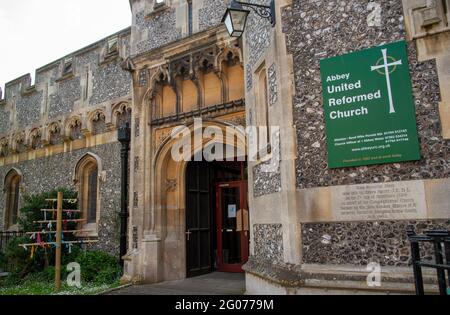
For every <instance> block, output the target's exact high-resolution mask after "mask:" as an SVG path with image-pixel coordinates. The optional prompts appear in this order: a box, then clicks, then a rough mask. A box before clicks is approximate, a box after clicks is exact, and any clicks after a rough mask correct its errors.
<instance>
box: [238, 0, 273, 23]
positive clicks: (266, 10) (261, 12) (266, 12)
mask: <svg viewBox="0 0 450 315" xmlns="http://www.w3.org/2000/svg"><path fill="white" fill-rule="evenodd" d="M234 2H236V3H238V4H240V5H242V6H246V7H249V8H250V9H252V10H253V12H255V13H256V14H257V15H258V16H260V17H262V18H264V19H268V20H269V21H270V23H271V24H272V26H275V21H276V19H275V0H271V2H270V5H262V4H257V3H247V2H242V1H234Z"/></svg>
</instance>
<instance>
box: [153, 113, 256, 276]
mask: <svg viewBox="0 0 450 315" xmlns="http://www.w3.org/2000/svg"><path fill="white" fill-rule="evenodd" d="M209 126H214V127H217V128H220V129H221V130H222V131H223V134H224V138H223V139H216V142H215V143H221V144H224V145H225V143H227V144H230V143H232V144H234V145H233V147H234V148H235V149H236V150H235V152H236V160H238V158H237V156H238V155H239V154H240V153H241V152H244V155H245V152H247V151H246V137H245V134H244V133H243V132H241V133H240V134H239V135H238V136H237V137H235V136H236V135H232V136H231V138H230V137H228V135H229V134H228V133H227V132H226V128H227V127H234V126H233V125H232V124H229V123H225V122H220V121H212V120H204V121H203V128H207V127H209ZM187 128H188V129H189V130H190V131H191V135H192V142H191V143H192V150H191V152H192V153H193V156H194V155H195V154H196V153H198V152H199V151H203V149H204V148H205V147H207V146H209V145H211V139H210V138H209V139H203V141H202V142H196V141H194V139H193V137H194V134H195V132H194V124H191V125H189V126H188V127H187ZM176 142H177V141H176V139H172V138H169V139H167V140H166V141H165V142H164V143H163V144H162V145H161V146H160V148H159V149H158V150H157V152H156V155H155V160H154V165H153V170H154V172H153V174H154V175H153V174H152V175H151V176H154V178H153V179H152V180H151V181H152V182H153V183H154V184H153V185H152V187H153V191H152V195H151V198H152V200H153V203H152V209H151V210H150V211H149V219H148V221H147V222H149V225H150V226H149V234H151V235H154V237H153V239H156V241H157V242H158V244H159V245H158V248H159V249H158V251H159V252H158V254H157V257H158V261H159V262H158V265H157V270H156V276H157V279H158V281H165V280H178V279H184V278H186V277H189V276H195V275H197V274H202V273H205V272H209V271H213V270H215V269H216V268H218V267H219V266H218V265H217V263H216V262H217V260H216V257H217V256H218V255H217V254H216V252H215V251H216V250H217V247H215V246H217V245H214V244H217V241H218V235H217V234H218V233H217V232H218V230H217V228H218V227H217V220H215V219H217V217H216V214H215V213H216V210H217V207H216V206H214V204H216V205H217V202H216V200H217V199H216V195H217V191H216V186H217V185H219V184H220V181H219V180H214V181H213V182H211V177H210V176H209V175H208V176H206V175H205V174H206V173H207V172H212V171H211V169H216V168H217V167H218V164H217V163H216V162H204V161H203V162H190V161H175V160H174V159H173V158H172V148H173V147H174V146H175V145H176ZM239 156H240V158H239V160H245V159H243V158H242V155H239ZM195 163H200V164H197V166H195V165H196V164H195ZM202 163H206V164H202ZM223 163H233V162H223ZM229 165H231V164H229ZM244 165H245V164H244ZM195 168H197V170H198V171H197V174H198V175H196V176H204V177H205V178H204V179H203V181H204V182H206V183H208V184H209V186H208V189H202V187H200V183H199V184H197V185H196V186H190V184H189V183H188V181H189V180H192V181H193V180H194V179H193V178H195V177H193V176H192V175H191V174H192V172H193V169H195ZM241 172H242V170H240V171H239V175H240V176H241V177H239V178H240V179H239V180H241V179H242V178H246V170H245V169H244V171H243V173H244V176H242V174H241ZM226 176H230V175H229V174H228V175H226ZM235 178H236V177H234V178H233V177H231V178H224V180H225V182H226V183H231V182H230V180H233V181H235V180H234V179H235ZM196 180H197V181H199V180H200V179H196ZM241 182H242V180H241ZM202 183H203V182H202ZM202 185H203V187H204V184H202ZM242 185H243V186H245V188H246V184H242ZM190 190H192V194H194V193H195V194H197V195H196V198H200V197H199V195H201V194H205V195H207V197H204V198H203V199H202V198H200V199H199V200H198V205H195V204H194V206H195V207H202V208H201V209H208V208H209V211H208V215H207V216H206V218H203V220H204V221H208V222H211V225H210V226H208V227H205V229H208V230H209V231H208V232H206V230H205V232H204V233H209V236H210V237H209V240H207V239H208V238H207V237H203V238H202V239H203V243H202V242H201V241H200V244H199V247H200V248H208V250H206V251H202V253H201V254H200V255H203V256H202V257H203V258H201V262H200V263H198V264H197V266H196V268H195V267H194V268H191V267H190V266H191V265H192V264H191V263H190V262H193V260H194V258H195V257H196V254H194V255H191V254H190V253H191V252H192V251H193V250H194V253H195V249H194V248H191V247H189V246H188V243H187V241H188V238H189V239H191V236H192V234H189V232H190V230H192V227H191V226H188V225H187V220H189V217H190V216H191V215H192V213H191V211H190V212H189V215H188V214H187V211H188V207H189V208H190V209H191V208H192V203H191V201H188V198H194V197H193V196H188V193H189V191H190ZM193 190H197V191H196V192H194V191H193ZM246 191H247V190H246V189H245V192H246ZM200 202H203V204H205V203H207V205H208V208H206V206H205V208H203V206H201V205H200ZM245 209H246V210H248V207H245ZM227 210H228V209H227ZM232 210H234V209H230V211H232ZM240 210H244V209H242V208H241V207H240V205H236V212H238V211H240ZM194 211H195V210H194ZM240 213H242V211H241V212H240ZM236 215H237V213H236ZM196 217H197V216H196V215H195V212H194V218H196ZM191 220H193V219H191ZM196 220H197V221H198V220H200V218H197V219H196ZM188 227H189V228H188ZM191 233H192V231H191ZM247 234H248V233H247ZM197 243H198V241H197ZM208 251H209V252H208ZM228 257H229V256H228ZM196 259H198V256H197V257H196ZM209 267H210V268H209ZM192 269H194V270H192ZM195 269H197V270H195ZM188 270H189V271H188Z"/></svg>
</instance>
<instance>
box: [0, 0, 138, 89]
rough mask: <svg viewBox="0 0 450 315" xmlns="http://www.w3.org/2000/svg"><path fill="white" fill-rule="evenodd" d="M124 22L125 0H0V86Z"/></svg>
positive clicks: (127, 11)
mask: <svg viewBox="0 0 450 315" xmlns="http://www.w3.org/2000/svg"><path fill="white" fill-rule="evenodd" d="M130 25H131V11H130V5H129V1H128V0H0V87H1V88H2V90H4V87H5V83H7V82H9V81H12V80H14V79H16V78H18V77H20V76H22V75H24V74H26V73H31V75H32V77H33V80H34V72H35V70H36V69H37V68H39V67H42V66H45V65H46V64H48V63H50V62H52V61H55V60H56V59H59V58H61V57H63V56H65V55H67V54H69V53H71V52H73V51H76V50H78V49H80V48H83V47H84V46H87V45H89V44H91V43H94V42H96V41H98V40H100V39H102V38H104V37H107V36H108V35H111V34H113V33H115V32H118V31H120V30H122V29H124V28H126V27H128V26H130Z"/></svg>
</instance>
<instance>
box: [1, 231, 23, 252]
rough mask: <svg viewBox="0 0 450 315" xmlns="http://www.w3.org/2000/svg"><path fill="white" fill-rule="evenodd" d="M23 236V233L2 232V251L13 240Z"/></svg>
mask: <svg viewBox="0 0 450 315" xmlns="http://www.w3.org/2000/svg"><path fill="white" fill-rule="evenodd" d="M23 235H24V234H23V233H22V232H0V251H4V250H5V249H6V246H7V245H8V243H9V242H10V241H11V240H12V239H13V238H15V237H20V236H23Z"/></svg>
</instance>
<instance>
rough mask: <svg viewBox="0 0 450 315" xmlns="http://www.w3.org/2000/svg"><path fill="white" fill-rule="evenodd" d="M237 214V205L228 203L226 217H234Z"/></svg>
mask: <svg viewBox="0 0 450 315" xmlns="http://www.w3.org/2000/svg"><path fill="white" fill-rule="evenodd" d="M236 214H237V206H236V205H228V218H229V219H232V218H236Z"/></svg>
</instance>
